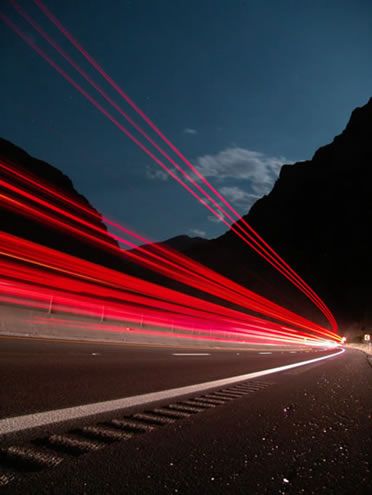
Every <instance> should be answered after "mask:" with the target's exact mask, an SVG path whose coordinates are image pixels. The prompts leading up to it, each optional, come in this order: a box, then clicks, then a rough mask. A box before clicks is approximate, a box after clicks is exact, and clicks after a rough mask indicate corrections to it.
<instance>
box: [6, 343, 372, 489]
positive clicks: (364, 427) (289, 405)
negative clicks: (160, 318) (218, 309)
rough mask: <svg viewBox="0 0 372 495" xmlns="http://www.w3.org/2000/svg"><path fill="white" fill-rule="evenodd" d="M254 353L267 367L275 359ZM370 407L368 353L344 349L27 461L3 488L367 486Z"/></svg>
mask: <svg viewBox="0 0 372 495" xmlns="http://www.w3.org/2000/svg"><path fill="white" fill-rule="evenodd" d="M159 352H160V351H159ZM247 355H248V353H247ZM310 356H311V353H309V354H307V355H306V358H310ZM278 357H279V356H276V357H275V358H276V359H278ZM285 357H290V358H291V359H292V358H295V359H297V360H298V361H300V360H302V359H303V356H302V357H299V356H298V355H296V354H295V355H289V356H285V354H283V356H282V357H281V359H282V361H283V359H284V358H285ZM258 358H261V359H265V361H264V362H265V365H267V366H266V367H269V366H271V364H272V363H269V362H268V361H267V359H274V358H273V356H272V355H265V356H262V355H258ZM230 360H231V358H230ZM246 362H247V363H250V362H251V361H250V359H248V357H246ZM261 362H262V361H261ZM217 363H218V362H216V363H214V364H215V365H216V364H217ZM199 366H200V365H199ZM241 366H242V367H243V366H244V365H243V364H241ZM254 366H256V368H257V363H255V365H254ZM192 367H193V366H191V368H192ZM248 367H249V365H248ZM230 371H231V369H230V368H229V369H228V370H225V376H227V374H228V373H229V372H230ZM241 371H242V370H241ZM245 371H247V368H245ZM207 373H210V371H208V372H207ZM149 379H151V378H149ZM203 380H205V376H204V378H203ZM154 407H155V406H151V409H152V410H153V409H154ZM160 407H161V406H160ZM163 407H165V406H164V405H163ZM371 413H372V368H371V367H370V365H369V364H368V361H367V358H366V355H365V354H364V353H362V352H359V351H353V350H348V351H346V352H345V353H344V354H342V355H341V356H339V357H336V358H332V359H329V360H325V361H321V362H318V363H314V364H311V365H308V366H304V367H301V368H296V369H292V370H288V371H284V372H281V373H278V374H275V375H270V376H268V377H263V378H262V379H261V380H260V382H259V383H258V386H257V388H256V390H255V391H254V392H252V393H247V394H244V395H242V396H241V397H240V398H238V397H237V398H234V399H233V400H229V401H228V402H225V403H223V404H221V405H217V406H216V407H211V408H208V409H204V410H200V411H198V412H197V413H194V414H190V415H189V416H186V417H184V418H180V419H178V420H177V421H174V422H170V423H165V424H163V425H157V426H156V427H154V428H153V429H151V431H146V432H144V433H143V434H139V435H134V436H132V437H128V439H125V440H122V441H116V442H114V443H107V444H105V446H104V448H99V449H97V450H96V451H91V452H89V453H86V454H83V455H75V456H72V455H67V456H66V458H64V462H61V463H60V464H59V465H57V466H55V467H53V468H50V469H43V470H41V471H36V472H32V471H30V472H29V471H25V472H23V473H22V474H21V475H17V477H16V478H15V479H14V480H13V481H11V482H10V483H9V484H7V485H5V486H4V487H3V488H2V491H1V493H6V494H18V493H22V494H23V493H30V494H34V493H35V494H65V493H66V494H71V493H73V494H96V493H100V494H101V493H105V494H106V493H107V494H111V493H112V494H115V493H129V494H141V495H142V494H163V493H164V494H169V493H172V494H173V493H174V494H196V493H198V494H199V493H201V494H204V493H207V494H209V493H211V494H226V493H228V494H229V493H231V494H235V493H237V494H244V495H246V494H276V493H277V494H287V493H293V494H301V493H304V494H318V493H326V494H364V493H366V494H367V493H371V489H372V482H371V479H372V478H371V465H370V454H371V452H372V436H371ZM119 416H120V414H119Z"/></svg>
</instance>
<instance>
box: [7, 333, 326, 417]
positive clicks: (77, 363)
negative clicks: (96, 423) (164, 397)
mask: <svg viewBox="0 0 372 495" xmlns="http://www.w3.org/2000/svg"><path fill="white" fill-rule="evenodd" d="M261 350H262V351H263V352H264V353H263V354H260V350H259V349H254V350H246V351H244V350H240V349H238V350H235V351H231V350H216V349H202V348H199V349H195V348H190V349H187V348H184V347H180V348H178V349H176V348H167V347H158V348H156V347H150V346H139V345H137V346H134V345H127V344H106V343H99V342H95V343H87V342H80V343H79V342H74V341H65V342H63V341H62V342H61V341H56V340H54V341H53V340H37V339H35V340H30V339H11V338H0V419H1V418H5V417H9V416H17V415H23V414H29V413H34V412H40V411H47V410H52V409H59V408H63V407H69V406H77V405H80V404H88V403H94V402H100V401H106V400H112V399H119V398H122V397H128V396H132V395H137V394H143V393H148V392H156V391H159V390H165V389H169V388H173V387H182V386H186V385H193V384H196V383H202V382H206V381H211V380H216V379H219V378H226V377H230V376H235V375H240V374H243V373H249V372H251V371H258V370H262V369H266V368H273V367H276V366H282V365H284V364H289V363H293V362H297V361H304V360H307V359H312V358H316V357H319V356H321V355H326V354H329V352H330V351H329V350H328V351H322V350H321V349H316V350H307V351H306V352H304V351H301V350H297V351H296V353H293V352H294V350H293V348H290V349H288V348H287V350H280V351H278V350H275V351H273V352H272V353H270V349H267V348H266V349H261ZM331 352H334V351H331ZM175 354H181V355H178V356H175ZM182 354H186V355H182Z"/></svg>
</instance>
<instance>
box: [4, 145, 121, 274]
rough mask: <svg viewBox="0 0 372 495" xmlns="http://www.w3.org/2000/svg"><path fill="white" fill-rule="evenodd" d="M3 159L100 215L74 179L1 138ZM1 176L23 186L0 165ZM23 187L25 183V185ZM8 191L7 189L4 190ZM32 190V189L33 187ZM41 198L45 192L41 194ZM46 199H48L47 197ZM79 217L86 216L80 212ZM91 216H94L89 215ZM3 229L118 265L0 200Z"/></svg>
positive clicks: (77, 239)
mask: <svg viewBox="0 0 372 495" xmlns="http://www.w3.org/2000/svg"><path fill="white" fill-rule="evenodd" d="M0 162H3V163H8V164H11V165H12V166H13V167H14V168H16V169H17V170H19V171H21V172H22V171H25V172H27V174H31V175H32V176H33V177H35V178H36V179H37V178H40V180H42V181H43V182H46V183H48V184H50V185H52V186H53V187H54V188H55V189H57V190H58V191H60V192H61V193H63V194H64V195H67V196H68V197H70V198H71V199H73V200H75V201H79V202H81V203H82V204H83V205H84V206H85V207H86V208H88V209H90V210H91V211H92V212H94V213H96V214H97V211H96V210H95V209H94V208H93V206H92V205H91V204H90V203H89V201H88V200H87V199H86V198H85V197H84V196H82V195H81V194H79V193H78V191H77V190H76V189H75V187H74V185H73V184H72V182H71V180H70V179H69V178H68V177H67V176H66V175H64V174H63V173H62V172H61V171H60V170H58V169H57V168H56V167H53V166H52V165H50V164H49V163H46V162H44V161H41V160H38V159H36V158H33V157H32V156H30V155H28V154H27V153H26V152H25V151H23V150H22V149H21V148H18V147H17V146H15V145H14V144H12V143H10V142H9V141H6V140H5V139H1V138H0ZM0 178H1V179H4V180H6V181H9V180H10V181H11V183H12V184H13V185H15V186H21V182H20V181H19V180H17V179H15V178H14V177H13V178H11V179H9V176H8V175H7V174H5V172H4V171H3V170H2V169H1V168H0ZM22 187H24V186H22ZM4 192H5V193H6V190H4ZM30 192H33V190H32V189H30ZM39 195H40V196H41V197H42V194H39ZM45 199H48V198H47V197H45ZM80 216H83V215H82V214H81V213H80ZM89 219H91V218H89ZM94 223H95V225H97V226H98V227H100V228H102V229H104V232H106V226H105V225H104V224H103V222H102V221H100V219H99V218H98V219H97V220H96V221H94ZM0 229H1V230H2V231H5V232H9V233H11V234H14V235H17V236H20V237H23V238H25V239H29V240H31V241H34V242H37V243H40V244H43V245H45V246H48V247H51V248H54V249H59V250H61V251H64V252H66V253H70V254H73V255H75V256H79V257H81V258H85V259H87V260H89V261H93V262H96V263H103V264H106V265H108V266H115V263H116V262H115V259H114V258H112V257H110V256H108V255H107V254H105V253H103V252H102V251H100V250H99V249H94V248H93V249H92V248H91V246H89V248H88V245H87V243H86V242H84V240H83V239H82V238H78V237H74V236H72V235H68V234H66V233H63V232H61V230H60V229H57V228H53V225H51V226H47V225H45V224H43V223H41V222H39V221H38V220H37V219H36V218H34V219H30V218H26V217H24V216H22V215H20V214H19V213H17V212H15V211H14V210H13V209H11V210H9V209H8V208H5V206H4V203H1V202H0ZM102 237H103V238H104V239H105V240H108V241H109V242H110V243H112V244H114V245H116V243H115V242H114V241H113V240H112V238H111V237H110V236H109V235H108V234H105V233H104V234H103V236H102Z"/></svg>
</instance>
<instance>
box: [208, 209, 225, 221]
mask: <svg viewBox="0 0 372 495" xmlns="http://www.w3.org/2000/svg"><path fill="white" fill-rule="evenodd" d="M207 218H208V220H209V221H210V222H212V223H222V222H223V221H224V220H225V219H226V217H225V215H223V214H222V213H220V212H218V216H216V215H208V217H207Z"/></svg>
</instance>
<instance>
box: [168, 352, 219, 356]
mask: <svg viewBox="0 0 372 495" xmlns="http://www.w3.org/2000/svg"><path fill="white" fill-rule="evenodd" d="M172 356H210V353H209V352H173V353H172Z"/></svg>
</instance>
